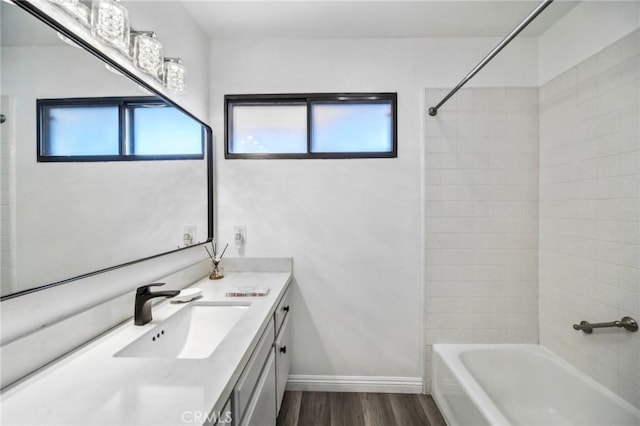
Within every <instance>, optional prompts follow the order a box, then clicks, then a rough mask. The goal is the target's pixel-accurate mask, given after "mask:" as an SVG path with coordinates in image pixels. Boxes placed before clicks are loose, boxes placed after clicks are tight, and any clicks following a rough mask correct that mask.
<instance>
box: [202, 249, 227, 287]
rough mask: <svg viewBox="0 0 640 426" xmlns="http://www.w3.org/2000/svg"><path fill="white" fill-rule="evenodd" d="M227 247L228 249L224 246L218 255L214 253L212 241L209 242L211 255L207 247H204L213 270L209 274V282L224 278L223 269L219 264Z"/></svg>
mask: <svg viewBox="0 0 640 426" xmlns="http://www.w3.org/2000/svg"><path fill="white" fill-rule="evenodd" d="M227 247H229V244H227V245H226V246H224V250H222V253H220V255H218V253H217V251H216V244H215V243H214V242H213V241H212V242H211V249H212V250H213V254H211V252H210V251H209V249H208V248H207V246H204V249H205V250H206V251H207V254H208V255H209V258H210V259H211V262H212V263H213V269H212V270H211V274H209V279H210V280H219V279H222V278H224V267H223V266H222V265H221V264H220V262H221V261H222V256H224V252H225V251H227Z"/></svg>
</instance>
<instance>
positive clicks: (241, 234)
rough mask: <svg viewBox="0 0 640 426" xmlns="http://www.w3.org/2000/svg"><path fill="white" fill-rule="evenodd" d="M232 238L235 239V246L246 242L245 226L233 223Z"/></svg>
mask: <svg viewBox="0 0 640 426" xmlns="http://www.w3.org/2000/svg"><path fill="white" fill-rule="evenodd" d="M233 240H234V241H235V243H236V245H237V246H242V245H245V244H247V226H246V225H235V226H234V227H233Z"/></svg>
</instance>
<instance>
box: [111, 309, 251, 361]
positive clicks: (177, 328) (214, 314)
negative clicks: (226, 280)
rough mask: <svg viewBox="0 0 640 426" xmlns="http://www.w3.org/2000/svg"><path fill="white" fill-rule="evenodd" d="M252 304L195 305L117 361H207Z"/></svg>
mask: <svg viewBox="0 0 640 426" xmlns="http://www.w3.org/2000/svg"><path fill="white" fill-rule="evenodd" d="M248 307H249V304H234V305H230V304H221V303H205V302H201V303H192V304H190V305H189V306H187V307H185V308H183V309H182V310H180V311H179V312H177V313H175V314H174V315H172V316H171V317H169V318H167V319H166V320H165V321H163V322H162V323H161V324H159V325H157V326H155V327H154V328H152V329H151V330H150V331H149V332H147V333H145V334H143V335H142V336H141V337H139V338H138V339H136V340H134V341H133V342H132V343H130V344H129V345H127V346H125V347H124V348H123V349H122V350H120V351H119V352H117V353H115V354H114V356H115V357H127V358H131V357H134V358H191V359H202V358H207V357H208V356H209V355H211V354H212V353H213V351H214V350H215V349H216V348H217V347H218V345H219V344H220V342H222V340H223V339H224V338H225V337H226V336H227V334H229V332H230V331H231V329H232V328H233V326H234V325H235V324H236V323H237V322H238V321H239V320H240V318H242V316H243V315H244V314H245V313H246V312H247V308H248Z"/></svg>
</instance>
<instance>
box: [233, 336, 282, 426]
mask: <svg viewBox="0 0 640 426" xmlns="http://www.w3.org/2000/svg"><path fill="white" fill-rule="evenodd" d="M270 354H271V355H270V356H269V358H268V359H267V363H266V364H265V366H264V370H262V374H261V375H260V381H259V382H258V384H257V386H256V392H255V394H254V395H253V397H252V398H251V402H250V403H249V407H248V408H247V413H246V415H245V416H244V418H243V419H242V421H241V422H240V425H241V426H275V425H276V405H275V404H276V395H275V391H276V363H275V356H274V352H273V349H272V350H271V352H270Z"/></svg>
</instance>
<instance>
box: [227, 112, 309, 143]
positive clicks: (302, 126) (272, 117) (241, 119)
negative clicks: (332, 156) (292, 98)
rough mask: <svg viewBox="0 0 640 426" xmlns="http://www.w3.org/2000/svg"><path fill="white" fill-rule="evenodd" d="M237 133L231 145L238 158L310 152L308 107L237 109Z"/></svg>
mask: <svg viewBox="0 0 640 426" xmlns="http://www.w3.org/2000/svg"><path fill="white" fill-rule="evenodd" d="M231 111H232V112H231V119H232V120H233V121H232V122H233V131H232V134H231V140H230V141H228V143H229V145H228V149H229V152H231V153H234V154H281V153H305V152H307V106H306V104H299V103H297V104H296V103H294V104H287V105H277V104H276V105H274V104H266V105H234V106H233V107H232V110H231Z"/></svg>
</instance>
